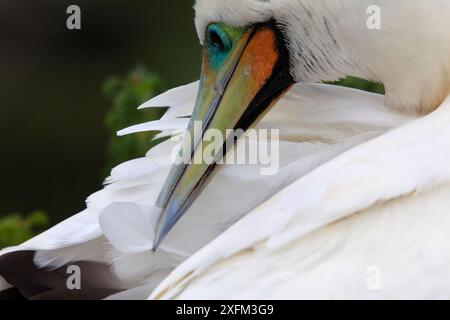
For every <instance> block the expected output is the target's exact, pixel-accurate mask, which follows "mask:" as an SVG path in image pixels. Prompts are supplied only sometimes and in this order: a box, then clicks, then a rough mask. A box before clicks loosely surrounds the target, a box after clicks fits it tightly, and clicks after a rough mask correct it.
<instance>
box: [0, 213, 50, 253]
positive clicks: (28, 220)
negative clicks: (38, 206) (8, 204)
mask: <svg viewBox="0 0 450 320" xmlns="http://www.w3.org/2000/svg"><path fill="white" fill-rule="evenodd" d="M48 226H49V219H48V216H47V214H46V213H45V212H43V211H35V212H33V213H31V214H30V215H28V216H26V217H24V216H23V215H21V214H20V213H13V214H10V215H7V216H6V217H4V218H1V219H0V249H1V248H5V247H10V246H15V245H18V244H21V243H22V242H24V241H27V240H28V239H30V238H32V237H33V236H35V235H36V234H37V233H39V232H42V231H43V230H45V229H46V228H47V227H48Z"/></svg>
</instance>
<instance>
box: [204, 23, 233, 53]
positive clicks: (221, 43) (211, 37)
mask: <svg viewBox="0 0 450 320" xmlns="http://www.w3.org/2000/svg"><path fill="white" fill-rule="evenodd" d="M207 40H208V46H209V47H210V48H211V49H214V51H216V52H221V53H225V52H228V51H229V50H230V49H231V47H232V46H233V45H232V42H231V40H230V38H229V36H228V34H227V33H226V32H225V31H224V30H223V28H222V27H221V26H220V25H218V24H212V25H210V26H209V28H208V32H207Z"/></svg>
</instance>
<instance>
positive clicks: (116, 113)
mask: <svg viewBox="0 0 450 320" xmlns="http://www.w3.org/2000/svg"><path fill="white" fill-rule="evenodd" d="M162 89H163V85H162V81H161V79H160V78H159V77H158V76H157V75H156V74H154V73H152V72H149V71H148V70H147V69H146V68H145V67H143V66H139V67H137V68H135V69H134V70H132V71H131V72H130V73H129V74H128V75H126V76H125V77H111V78H109V79H108V80H106V82H105V84H104V86H103V92H104V94H105V95H106V96H107V97H108V98H109V99H110V100H111V102H112V107H111V110H110V111H109V112H108V113H107V115H106V119H105V121H106V127H107V130H108V132H109V134H110V141H109V144H108V149H107V163H106V168H105V175H107V174H108V173H109V171H110V169H112V168H113V167H114V166H116V165H118V164H120V163H122V162H124V161H127V160H130V159H134V158H138V157H142V156H143V155H145V153H146V152H147V151H148V150H149V149H150V148H151V147H152V146H153V145H154V144H155V142H152V141H151V140H152V139H153V137H154V136H155V135H156V134H157V132H143V133H137V134H133V135H129V136H125V137H117V135H116V132H117V131H119V130H121V129H124V128H126V127H129V126H131V125H134V124H139V123H143V122H146V121H152V120H157V119H159V118H160V117H161V116H162V115H163V114H164V109H163V108H149V109H143V110H139V111H137V110H136V107H137V106H139V105H140V104H142V103H143V102H145V101H147V100H149V99H150V98H152V97H154V96H156V95H157V94H158V93H160V92H161V91H162Z"/></svg>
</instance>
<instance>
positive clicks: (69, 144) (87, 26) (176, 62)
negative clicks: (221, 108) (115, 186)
mask: <svg viewBox="0 0 450 320" xmlns="http://www.w3.org/2000/svg"><path fill="white" fill-rule="evenodd" d="M71 4H76V5H78V6H80V7H81V12H82V30H80V31H70V30H68V29H67V28H66V19H67V17H68V15H67V14H66V8H67V7H68V6H69V5H71ZM192 5H193V1H186V0H164V1H145V0H141V1H137V0H131V1H130V0H127V1H124V0H120V1H119V0H95V1H93V0H81V1H74V0H72V1H65V0H27V1H25V0H0V142H1V145H0V146H1V152H0V172H1V181H0V182H1V187H0V192H1V196H0V200H1V201H0V216H2V215H6V214H9V213H11V212H23V213H28V212H30V211H32V210H36V209H42V210H45V211H46V212H47V213H48V214H49V215H50V218H51V222H52V224H53V223H56V222H57V221H59V220H61V219H63V218H65V217H68V216H70V215H72V214H74V213H76V212H78V211H80V210H82V209H83V208H84V207H85V205H84V200H85V198H86V197H87V196H88V195H89V194H91V193H92V192H94V191H96V190H98V189H100V188H101V183H102V181H103V179H104V178H105V177H104V176H102V174H101V172H102V168H103V166H104V162H105V150H106V143H107V139H108V135H107V131H106V130H105V128H104V115H105V113H106V112H107V111H108V109H109V108H110V101H108V100H107V99H106V98H105V97H104V95H103V94H102V91H101V88H102V84H103V83H104V81H105V79H106V78H108V77H109V76H111V75H122V74H124V73H126V72H128V71H129V70H130V69H131V68H133V67H134V66H136V65H137V64H139V63H142V64H144V65H146V66H147V67H148V68H149V69H150V70H152V71H155V72H156V73H157V74H158V75H159V76H160V77H161V78H162V79H163V81H164V83H165V85H166V86H167V87H172V86H176V85H180V84H184V83H187V82H191V81H194V80H196V79H197V78H198V75H199V71H200V46H199V45H198V40H197V35H196V32H195V28H194V23H193V17H194V12H193V10H192ZM136 107H137V106H136Z"/></svg>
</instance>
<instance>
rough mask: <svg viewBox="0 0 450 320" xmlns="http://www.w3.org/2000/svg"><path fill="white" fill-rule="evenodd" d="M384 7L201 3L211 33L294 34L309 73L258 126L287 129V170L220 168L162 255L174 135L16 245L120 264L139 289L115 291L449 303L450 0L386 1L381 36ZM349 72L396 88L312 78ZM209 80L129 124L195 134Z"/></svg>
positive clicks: (297, 57) (301, 71)
mask: <svg viewBox="0 0 450 320" xmlns="http://www.w3.org/2000/svg"><path fill="white" fill-rule="evenodd" d="M372 2H373V0H372V1H369V0H362V1H358V2H356V1H353V0H340V1H318V0H315V1H312V0H311V1H310V0H301V1H294V0H280V1H259V0H244V1H242V0H240V1H235V0H230V1H219V0H198V1H197V4H196V12H197V17H196V24H197V30H198V32H199V38H200V41H201V42H203V41H204V39H203V38H204V37H203V35H204V33H205V29H206V26H207V25H208V24H209V23H210V22H216V21H221V22H224V23H227V24H229V25H232V26H243V25H249V24H252V23H259V22H263V21H266V20H269V19H275V20H276V21H277V23H279V24H280V25H282V26H283V27H284V30H285V32H286V33H287V38H288V44H289V50H290V55H291V58H292V60H291V63H292V73H293V76H294V78H295V79H296V80H297V81H299V82H302V83H301V84H297V85H295V86H294V87H293V88H292V89H291V90H290V91H289V93H288V94H287V95H286V96H285V97H284V98H282V99H281V100H280V101H279V102H278V103H277V105H276V106H275V107H274V109H272V110H271V111H270V112H269V113H268V114H267V115H266V116H265V117H264V118H263V120H262V121H261V122H260V123H259V124H258V128H269V129H270V128H277V129H280V160H281V168H280V171H279V173H278V174H277V175H276V176H261V175H260V171H259V169H260V168H259V166H256V165H244V166H242V165H241V166H239V165H225V166H223V167H221V169H220V170H219V171H218V173H217V175H216V176H215V178H214V179H213V181H212V182H211V183H210V184H209V185H208V187H207V188H206V190H205V191H204V192H203V193H202V194H201V196H200V197H199V198H198V199H197V200H196V202H195V203H194V205H193V206H192V207H191V209H190V210H189V211H188V212H187V213H186V215H185V216H184V217H183V219H182V220H180V222H179V223H178V224H176V225H175V227H174V229H173V231H172V232H171V233H170V234H169V236H168V238H167V239H166V241H164V242H163V245H162V246H161V247H160V249H159V250H158V251H157V252H156V254H153V253H152V252H151V251H150V249H151V245H152V243H153V237H154V234H153V232H154V227H155V224H156V218H157V215H158V213H157V212H154V211H152V206H153V205H154V203H155V201H156V197H157V196H158V193H159V190H160V189H161V187H162V185H163V183H164V181H165V179H166V177H167V175H168V173H169V168H170V166H171V156H172V152H173V149H174V148H175V147H176V145H177V143H176V142H174V141H166V142H164V143H162V144H160V145H159V146H157V147H156V148H154V149H152V150H150V151H149V153H148V154H147V155H146V156H145V157H144V158H141V159H135V160H132V161H129V162H127V163H124V164H122V165H120V166H118V167H117V168H115V169H114V170H113V171H112V174H111V177H109V178H108V179H107V185H106V186H105V188H104V189H103V190H101V191H99V192H98V193H96V194H94V195H92V196H91V197H90V198H89V199H88V201H87V209H86V210H85V211H83V212H82V213H79V214H78V215H75V216H73V217H72V218H70V219H68V220H66V221H64V222H62V223H61V224H59V225H58V226H56V227H54V228H52V229H50V230H49V231H47V232H45V233H43V234H41V235H40V236H38V237H36V238H34V239H32V240H30V241H28V242H26V243H24V244H23V245H21V246H19V247H17V248H12V249H7V250H5V251H3V252H2V254H6V253H9V252H14V251H20V250H33V251H36V255H35V257H34V262H35V263H36V265H37V266H38V267H41V268H43V267H51V268H58V267H61V266H63V265H65V264H68V263H69V264H70V263H73V262H77V261H93V262H98V263H104V264H108V265H109V266H110V269H111V270H112V272H113V275H114V276H115V277H117V278H118V280H119V281H118V282H116V287H115V289H118V290H126V291H124V292H122V293H119V294H117V295H114V296H113V297H111V298H114V299H118V298H128V299H130V298H147V297H149V296H150V295H151V298H164V299H167V298H188V299H192V298H194V299H195V298H223V299H228V298H245V299H247V298H251V299H254V298H263V299H266V298H449V296H450V276H449V275H448V271H447V270H448V267H449V266H450V265H449V264H450V260H449V259H450V255H449V254H450V247H449V246H448V245H447V243H448V242H449V241H448V240H450V239H448V235H447V234H448V232H447V230H448V228H449V227H450V226H449V224H450V217H447V213H448V212H449V208H450V198H449V197H447V196H446V195H448V192H449V191H450V166H449V163H450V126H449V125H448V124H449V123H450V98H447V99H446V100H445V98H446V97H447V96H448V94H449V91H450V80H449V79H450V54H449V53H450V41H449V39H450V38H449V34H448V30H450V20H449V19H448V16H449V14H450V4H449V3H448V1H444V0H434V1H432V3H433V5H429V4H424V3H423V1H419V0H411V1H408V3H407V4H406V3H403V4H402V7H399V3H398V2H393V1H388V0H378V1H375V2H376V4H377V5H379V6H381V7H382V9H383V12H384V13H383V28H384V29H383V30H378V31H369V30H368V29H367V28H365V22H366V20H365V17H367V16H366V10H365V9H366V8H367V6H368V5H369V4H372ZM418 19H425V20H424V21H423V20H421V21H422V22H423V23H421V24H417V20H418ZM421 49H423V50H421ZM349 74H351V75H355V76H360V77H362V78H366V79H372V80H378V81H382V82H383V83H384V84H385V86H386V90H387V95H386V97H383V96H380V95H376V94H370V93H366V92H362V91H358V90H353V89H347V88H342V87H336V86H331V85H323V84H312V83H306V82H315V81H319V80H337V79H338V78H340V77H343V76H346V75H349ZM305 81H306V82H305ZM198 86H199V84H198V82H195V83H192V84H189V85H186V86H183V87H180V88H176V89H173V90H171V91H169V92H167V93H165V94H163V95H161V96H159V97H156V98H155V99H152V100H150V101H149V102H146V103H145V104H144V105H143V106H141V108H148V107H158V106H170V107H171V108H170V109H169V111H168V112H167V113H166V114H165V116H164V117H163V118H162V119H161V120H159V121H153V122H150V123H146V124H141V125H137V126H134V127H131V128H128V129H125V130H123V131H121V132H120V134H121V135H124V134H132V133H136V132H140V131H147V130H161V131H162V133H161V135H160V136H167V135H171V134H173V133H176V132H178V131H179V130H180V129H183V128H185V127H186V126H187V125H188V121H189V119H187V118H186V117H187V116H189V115H190V114H191V113H192V108H193V106H194V102H195V98H196V93H197V90H198ZM433 110H434V111H433ZM230 199H232V200H230ZM149 212H153V215H148V213H149ZM249 212H250V213H249ZM230 227H231V228H230ZM227 229H228V230H227ZM219 235H220V236H219ZM217 236H219V237H217ZM216 237H217V238H216ZM203 247H204V248H203ZM202 248H203V249H202ZM186 259H187V260H186ZM180 264H181V265H180ZM174 269H175V271H173V270H174ZM373 270H375V271H376V273H378V276H379V278H377V279H378V280H380V279H381V280H380V281H379V282H378V285H377V286H375V287H376V288H375V289H374V288H372V287H371V286H370V285H369V283H368V281H371V276H373V275H372V274H371V273H372V271H373ZM0 271H1V270H0ZM172 271H173V272H172ZM169 274H170V275H169ZM161 281H162V283H161ZM117 283H118V284H117ZM7 286H8V284H7V283H5V282H4V281H2V279H1V278H0V291H1V289H5V288H6V287H7ZM157 286H158V288H157V289H156V290H154V289H155V288H156V287H157Z"/></svg>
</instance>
